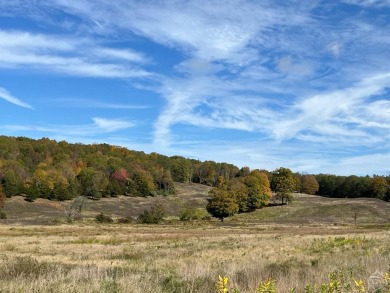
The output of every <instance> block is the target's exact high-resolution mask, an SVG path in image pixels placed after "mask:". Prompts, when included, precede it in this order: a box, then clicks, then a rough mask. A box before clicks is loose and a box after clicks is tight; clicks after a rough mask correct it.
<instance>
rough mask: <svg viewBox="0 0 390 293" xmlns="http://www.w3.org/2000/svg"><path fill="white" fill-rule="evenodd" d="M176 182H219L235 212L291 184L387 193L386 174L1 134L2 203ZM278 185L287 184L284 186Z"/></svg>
mask: <svg viewBox="0 0 390 293" xmlns="http://www.w3.org/2000/svg"><path fill="white" fill-rule="evenodd" d="M278 172H281V173H283V172H287V173H289V175H288V176H287V177H288V178H289V179H288V180H287V182H285V181H283V180H281V181H280V182H279V183H277V180H276V178H279V177H280V176H279V175H278ZM290 173H291V174H290ZM290 175H291V176H290ZM278 176H279V177H278ZM282 177H283V176H282ZM173 182H194V183H200V184H204V185H208V186H212V187H216V188H218V189H219V190H214V191H212V193H211V197H212V196H213V195H214V194H215V196H217V194H220V196H227V195H228V196H229V197H231V198H233V199H234V201H235V202H236V203H237V205H238V211H240V212H245V211H250V210H253V209H256V208H259V207H261V206H263V205H266V204H268V203H269V202H270V200H272V199H273V198H272V196H273V195H275V194H272V193H271V190H273V191H274V192H276V196H277V198H278V199H280V200H281V201H282V203H284V202H285V201H288V200H289V194H290V193H291V192H294V191H295V192H304V193H309V194H319V195H326V196H332V197H362V196H364V197H375V198H380V199H383V200H389V198H390V188H389V186H390V176H386V177H385V176H372V177H370V176H364V177H363V176H362V177H358V176H348V177H346V176H336V175H328V174H318V175H311V174H299V173H292V172H291V170H289V169H286V168H280V169H277V170H275V171H273V172H269V171H266V170H250V169H249V168H248V167H243V168H241V169H240V168H238V167H237V166H235V165H233V164H229V163H218V162H214V161H203V162H202V161H199V160H195V159H188V158H184V157H180V156H171V157H168V156H165V155H161V154H157V153H151V154H146V153H144V152H142V151H133V150H128V149H126V148H124V147H118V146H113V145H109V144H91V145H84V144H80V143H76V144H71V143H67V142H66V141H60V142H57V141H55V140H50V139H48V138H42V139H38V140H34V139H30V138H26V137H7V136H0V183H1V184H0V209H1V206H2V205H3V202H4V197H5V196H7V197H11V196H15V195H24V196H25V197H26V199H27V200H30V201H33V200H35V199H36V198H38V197H40V198H46V199H51V200H68V199H72V198H75V197H76V196H79V195H82V196H86V197H90V198H92V199H100V198H101V197H111V196H117V195H128V196H154V195H158V194H163V195H168V194H173V193H175V188H174V184H173ZM284 185H285V186H284ZM283 186H284V187H283ZM286 186H287V187H288V188H287V187H286ZM283 188H284V190H285V191H281V190H283ZM235 209H236V208H235Z"/></svg>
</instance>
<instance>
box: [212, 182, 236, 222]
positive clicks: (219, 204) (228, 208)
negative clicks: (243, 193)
mask: <svg viewBox="0 0 390 293" xmlns="http://www.w3.org/2000/svg"><path fill="white" fill-rule="evenodd" d="M209 195H210V197H211V198H210V199H209V203H208V204H207V206H206V209H207V211H208V212H209V213H210V214H211V215H212V216H213V217H215V218H218V219H220V220H221V222H223V220H224V218H226V217H230V216H232V215H234V214H236V213H238V210H239V205H238V203H237V201H236V199H235V198H234V197H233V196H232V195H231V194H229V192H228V191H227V190H223V189H221V188H216V187H214V188H213V189H211V190H210V191H209Z"/></svg>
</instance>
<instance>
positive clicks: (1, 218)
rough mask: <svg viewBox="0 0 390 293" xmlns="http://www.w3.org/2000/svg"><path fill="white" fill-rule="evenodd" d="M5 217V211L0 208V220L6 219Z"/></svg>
mask: <svg viewBox="0 0 390 293" xmlns="http://www.w3.org/2000/svg"><path fill="white" fill-rule="evenodd" d="M6 219H7V214H6V213H5V211H2V210H0V220H6Z"/></svg>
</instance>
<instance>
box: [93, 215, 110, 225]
mask: <svg viewBox="0 0 390 293" xmlns="http://www.w3.org/2000/svg"><path fill="white" fill-rule="evenodd" d="M95 220H96V222H98V223H112V222H114V220H113V219H112V218H111V217H110V216H107V215H105V214H103V213H100V214H98V215H96V217H95Z"/></svg>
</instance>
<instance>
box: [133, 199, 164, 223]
mask: <svg viewBox="0 0 390 293" xmlns="http://www.w3.org/2000/svg"><path fill="white" fill-rule="evenodd" d="M164 215H165V210H164V207H163V206H162V205H161V204H157V205H154V206H152V207H151V208H150V210H144V211H143V213H142V214H140V215H139V216H138V222H139V223H141V224H158V223H160V222H161V221H162V219H163V218H164Z"/></svg>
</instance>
